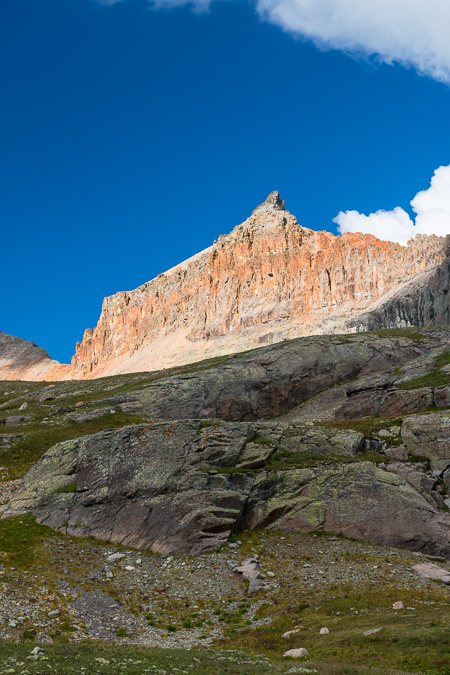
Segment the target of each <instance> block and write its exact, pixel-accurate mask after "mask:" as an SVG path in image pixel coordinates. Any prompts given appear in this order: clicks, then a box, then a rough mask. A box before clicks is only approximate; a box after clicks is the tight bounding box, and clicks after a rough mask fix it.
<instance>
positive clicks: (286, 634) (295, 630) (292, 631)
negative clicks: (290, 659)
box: [282, 628, 300, 638]
mask: <svg viewBox="0 0 450 675" xmlns="http://www.w3.org/2000/svg"><path fill="white" fill-rule="evenodd" d="M296 633H300V628H295V629H293V630H288V631H287V632H286V633H283V635H282V637H284V638H288V637H291V635H295V634H296Z"/></svg>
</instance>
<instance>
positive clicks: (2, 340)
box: [0, 331, 69, 381]
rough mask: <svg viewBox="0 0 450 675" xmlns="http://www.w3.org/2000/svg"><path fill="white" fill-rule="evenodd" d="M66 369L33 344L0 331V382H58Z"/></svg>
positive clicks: (65, 372) (65, 366)
mask: <svg viewBox="0 0 450 675" xmlns="http://www.w3.org/2000/svg"><path fill="white" fill-rule="evenodd" d="M68 369H69V367H68V366H67V365H63V364H61V363H59V361H54V360H53V359H51V358H50V356H49V355H48V354H47V352H46V351H45V349H42V348H41V347H38V346H37V345H36V344H34V342H29V341H28V340H22V339H21V338H18V337H14V336H12V335H7V334H6V333H3V332H2V331H0V380H30V381H39V380H58V379H63V378H64V377H65V375H67V373H68Z"/></svg>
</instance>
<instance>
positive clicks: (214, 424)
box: [200, 420, 220, 429]
mask: <svg viewBox="0 0 450 675" xmlns="http://www.w3.org/2000/svg"><path fill="white" fill-rule="evenodd" d="M219 425H220V422H217V421H216V420H205V421H204V422H201V423H200V429H207V428H208V427H218V426H219Z"/></svg>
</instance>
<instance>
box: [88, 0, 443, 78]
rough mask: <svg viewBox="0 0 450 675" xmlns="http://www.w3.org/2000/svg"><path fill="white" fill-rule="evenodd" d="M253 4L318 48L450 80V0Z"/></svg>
mask: <svg viewBox="0 0 450 675" xmlns="http://www.w3.org/2000/svg"><path fill="white" fill-rule="evenodd" d="M96 1H97V2H98V3H99V4H103V5H113V4H115V3H116V2H121V1H124V0H96ZM148 2H149V4H150V5H152V6H153V7H154V8H155V9H161V8H166V9H172V8H174V7H181V6H182V5H191V6H192V8H193V9H194V11H205V10H207V9H208V7H209V6H210V4H211V3H212V2H214V0H148ZM255 8H256V12H257V13H258V15H259V17H260V18H261V19H262V20H264V21H268V22H269V23H272V24H275V25H277V26H279V27H281V28H282V29H283V30H285V31H287V32H289V33H291V34H293V35H296V36H298V37H302V38H304V39H307V40H310V41H312V42H313V43H314V44H316V45H317V46H318V47H319V48H320V49H337V50H340V51H343V52H345V53H347V54H350V55H352V56H357V57H360V58H365V59H370V60H375V61H377V62H379V63H387V64H391V65H392V64H399V65H402V66H405V67H407V68H414V69H415V70H416V71H417V72H419V73H420V74H421V75H426V76H429V77H431V78H433V79H435V80H438V81H441V82H445V83H447V84H448V83H450V40H449V37H448V32H449V27H450V2H449V0H256V2H255Z"/></svg>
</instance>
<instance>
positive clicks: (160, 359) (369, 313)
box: [0, 192, 450, 380]
mask: <svg viewBox="0 0 450 675" xmlns="http://www.w3.org/2000/svg"><path fill="white" fill-rule="evenodd" d="M449 241H450V240H449V238H448V237H445V238H444V237H437V236H434V235H433V236H425V235H418V236H416V237H415V238H414V239H413V240H411V241H410V242H409V243H408V246H400V245H399V244H395V243H392V242H386V241H379V240H378V239H376V238H375V237H373V236H371V235H362V234H345V235H343V236H342V237H336V236H334V235H333V234H331V233H330V232H325V231H323V232H315V231H313V230H309V229H307V228H304V227H302V226H301V225H299V223H298V222H297V220H296V218H295V217H294V216H293V215H292V214H291V213H289V212H288V211H286V210H285V207H284V202H283V201H282V200H281V199H280V195H279V193H278V192H272V193H271V194H270V195H269V197H268V198H267V199H266V201H265V202H264V203H263V204H261V205H260V206H258V208H256V209H255V210H254V211H253V213H252V214H251V216H250V217H249V218H248V219H247V220H246V221H245V222H243V223H242V224H241V225H238V226H237V227H235V228H234V229H233V230H232V232H231V233H230V234H228V235H223V236H220V237H219V238H218V240H217V241H215V242H214V243H213V245H212V246H210V247H209V248H207V249H206V250H204V251H202V252H200V253H198V254H197V255H195V256H193V257H192V258H190V259H188V260H186V261H185V262H183V263H181V264H180V265H178V266H177V267H174V268H172V269H171V270H168V271H167V272H164V273H163V274H159V275H158V276H157V277H156V278H155V279H153V280H152V281H149V282H148V283H146V284H144V285H143V286H140V287H139V288H137V289H136V290H134V291H131V292H121V293H117V294H116V295H113V296H111V297H109V298H105V300H104V302H103V309H102V313H101V316H100V319H99V322H98V324H97V326H96V328H95V329H94V330H93V331H92V330H91V329H88V330H86V331H85V334H84V338H83V340H82V342H81V343H78V344H77V345H76V351H75V355H74V357H73V359H72V363H71V365H70V366H63V365H60V364H58V363H56V362H54V361H52V360H51V359H50V357H49V356H48V354H45V353H40V354H38V353H37V351H36V350H37V349H38V348H36V346H35V345H32V344H31V343H26V342H25V341H22V342H21V343H20V344H18V343H17V338H9V340H10V342H9V351H8V343H7V338H8V336H3V338H2V339H0V378H2V379H24V380H44V379H45V380H58V379H70V378H77V379H86V378H88V379H89V378H95V377H101V376H106V375H115V374H119V373H131V372H142V371H149V370H159V369H161V368H167V367H172V366H177V365H182V364H186V363H193V362H196V361H200V360H202V359H205V358H214V357H217V356H221V355H224V354H230V353H236V352H240V351H245V350H248V349H252V348H254V347H257V346H259V345H264V344H273V343H276V342H280V341H282V340H286V339H292V338H296V337H300V336H306V335H315V334H339V333H352V332H359V331H363V330H371V329H378V328H392V327H405V326H424V325H448V323H449V293H448V289H449V262H448V251H449ZM0 337H1V336H0ZM14 340H15V341H16V343H15V344H13V343H12V341H14ZM19 352H20V353H21V355H20V358H18V354H19Z"/></svg>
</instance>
